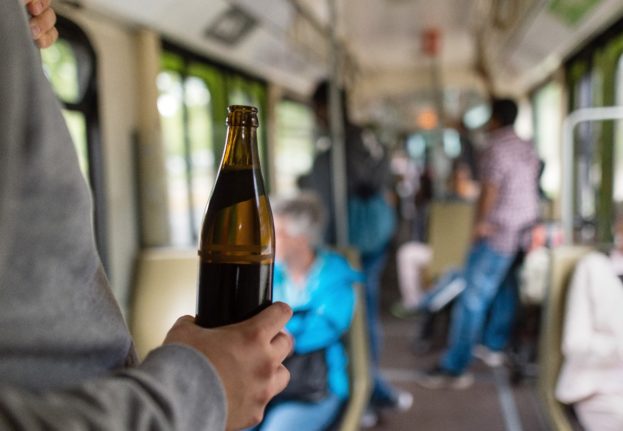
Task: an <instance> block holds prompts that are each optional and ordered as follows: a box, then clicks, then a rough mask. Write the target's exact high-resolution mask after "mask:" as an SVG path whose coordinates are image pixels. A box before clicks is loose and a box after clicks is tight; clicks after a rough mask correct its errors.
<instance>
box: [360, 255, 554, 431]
mask: <svg viewBox="0 0 623 431" xmlns="http://www.w3.org/2000/svg"><path fill="white" fill-rule="evenodd" d="M394 268H395V266H394V262H393V259H390V262H389V263H388V267H387V269H386V272H385V274H384V277H383V279H384V281H383V285H384V287H383V291H382V295H381V296H382V303H381V306H382V310H383V311H382V323H383V330H384V349H383V354H382V358H381V367H382V370H383V373H384V375H385V376H386V378H388V379H389V380H390V381H391V382H392V383H393V384H395V385H396V386H398V387H400V388H402V389H406V390H408V391H409V392H411V393H412V394H413V396H414V405H413V407H412V408H411V410H410V411H408V412H405V413H391V412H386V413H384V414H383V415H382V417H381V422H380V423H379V424H378V425H377V426H376V427H374V428H371V429H372V430H379V431H380V430H390V431H413V430H422V431H437V430H443V431H472V430H473V431H476V430H478V431H547V430H548V428H547V426H546V425H545V422H544V419H543V417H542V414H541V412H540V410H539V409H540V407H539V405H540V400H539V398H538V394H537V391H536V381H535V380H533V379H526V380H524V381H523V382H522V383H521V384H519V385H517V386H512V385H511V384H510V382H509V381H508V376H507V370H506V368H504V367H502V368H499V369H492V368H489V367H487V366H486V365H484V364H482V363H481V362H478V361H477V362H475V363H474V365H473V367H472V371H473V372H474V374H475V377H476V382H475V383H474V385H473V386H472V387H470V388H468V389H466V390H462V391H456V390H437V391H435V390H427V389H423V388H420V387H419V386H417V384H416V383H415V373H416V372H417V371H418V370H421V369H426V368H429V367H430V366H431V365H432V364H434V362H435V360H436V358H437V357H438V356H439V354H440V353H441V351H442V348H443V343H444V339H443V338H444V337H443V336H441V335H442V334H440V336H439V337H437V339H436V343H435V346H434V347H433V350H432V351H431V352H430V353H427V354H425V355H416V354H414V353H413V348H412V346H413V340H414V339H415V336H416V333H417V326H418V320H417V319H409V320H405V319H397V318H395V317H393V316H391V315H390V314H389V313H387V310H388V309H389V306H390V304H391V303H392V302H393V301H394V300H396V299H397V297H398V291H397V287H396V284H395V269H394ZM441 329H442V331H441V332H443V328H441Z"/></svg>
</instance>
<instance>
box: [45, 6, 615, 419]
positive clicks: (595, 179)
mask: <svg viewBox="0 0 623 431" xmlns="http://www.w3.org/2000/svg"><path fill="white" fill-rule="evenodd" d="M55 5H56V6H55V7H57V13H58V14H59V16H61V17H62V20H64V21H61V22H59V26H60V30H61V41H60V42H61V43H60V44H57V47H56V48H54V49H56V51H54V49H53V50H51V51H49V52H48V53H44V54H43V55H44V62H47V63H48V66H47V67H48V72H49V73H50V75H51V76H52V78H51V79H52V81H53V84H54V85H55V87H56V88H57V91H58V88H59V85H60V86H61V87H62V85H63V84H62V81H63V79H64V78H63V76H62V74H63V71H62V70H63V69H62V68H63V67H65V66H63V65H64V64H66V59H67V58H69V57H71V55H73V56H74V57H73V58H74V60H72V61H74V62H75V63H74V65H73V67H74V73H75V74H76V75H78V76H83V75H84V76H87V75H88V74H89V73H93V71H94V70H95V71H96V73H97V79H98V81H97V84H96V86H97V88H98V90H97V98H96V99H89V100H97V102H96V103H98V106H99V108H98V111H99V113H98V115H99V122H98V128H99V131H100V135H99V137H95V138H94V137H93V135H90V134H89V133H91V132H89V131H88V128H89V125H90V124H91V123H90V120H89V118H90V117H89V116H88V114H84V112H87V111H81V106H83V105H82V103H86V102H85V101H84V100H82V101H80V100H71V97H72V96H71V95H70V96H69V97H68V96H66V95H63V94H60V98H61V100H62V101H63V102H64V104H65V109H66V113H67V115H68V122H69V123H70V127H71V128H72V132H74V133H75V134H76V136H78V135H81V134H82V135H83V137H78V138H76V140H77V141H81V142H83V152H84V156H83V163H84V164H85V165H89V166H90V172H89V173H88V175H89V181H90V182H91V186H92V188H93V189H94V196H95V205H96V220H95V222H96V227H99V230H98V231H99V232H100V233H99V235H98V244H99V245H100V250H101V252H102V256H103V259H104V261H105V263H106V267H107V270H108V272H109V276H110V279H111V281H112V284H113V286H114V289H115V294H116V296H117V298H118V300H119V302H120V303H121V304H122V307H123V308H124V312H125V314H126V317H127V320H128V322H129V324H130V327H131V329H132V331H133V335H134V336H135V337H136V341H137V347H138V348H139V351H140V353H141V354H142V355H144V354H146V352H148V351H149V350H150V349H151V348H153V347H155V346H157V345H158V344H159V343H160V342H161V341H162V339H163V336H164V334H165V333H166V330H167V329H168V328H169V327H170V325H171V324H172V322H173V321H174V320H175V318H176V317H178V316H180V315H182V314H194V308H195V300H196V297H195V295H196V273H197V265H198V260H197V253H196V240H197V234H198V226H199V222H200V220H201V216H202V214H203V209H204V205H205V203H206V202H207V200H208V198H209V193H210V190H211V185H212V182H213V180H214V175H215V173H216V172H215V169H216V164H218V160H219V157H220V152H221V150H222V142H223V139H224V118H225V117H224V115H225V114H224V112H225V111H224V109H225V107H226V105H227V104H230V103H252V104H256V105H259V107H260V122H261V136H260V146H261V152H262V163H263V169H264V174H265V175H266V177H267V181H268V183H269V184H270V186H269V187H270V188H271V189H272V191H273V192H275V193H294V192H296V190H297V188H296V178H297V176H299V175H301V174H303V173H304V172H305V171H306V170H308V169H310V167H311V164H312V161H313V153H314V145H315V143H314V142H313V129H314V121H313V117H312V111H311V108H310V105H309V97H310V94H311V92H312V90H313V88H314V86H315V84H316V83H317V82H318V81H319V80H321V79H324V78H328V77H332V76H333V78H334V79H336V80H337V81H339V82H340V84H341V85H343V86H345V87H346V88H347V89H348V91H349V95H350V98H349V108H350V111H351V113H352V117H353V120H354V121H356V122H357V123H359V124H362V125H369V126H371V127H373V128H374V130H375V131H376V132H378V137H379V140H380V141H381V142H382V143H383V144H384V145H385V146H386V149H387V151H389V152H390V153H391V154H392V157H393V160H392V168H393V174H394V184H393V186H394V189H393V190H392V191H393V196H394V199H395V201H394V202H395V205H396V211H397V214H398V216H399V222H398V225H397V229H396V232H395V234H394V237H393V239H392V243H391V247H390V252H389V259H388V263H387V265H386V267H385V269H384V271H383V277H382V290H381V299H380V310H381V322H382V326H383V332H384V349H383V355H382V359H381V370H382V372H383V373H384V374H385V375H386V376H387V378H388V379H389V380H390V381H391V382H392V384H395V385H396V386H398V387H400V388H401V389H404V390H407V391H409V392H410V393H411V394H412V395H413V396H414V403H413V407H412V408H411V409H410V410H409V411H407V412H400V413H398V412H386V413H383V414H381V416H380V418H379V422H378V423H377V424H376V425H374V426H373V427H372V428H371V429H378V430H382V429H386V430H416V429H417V430H438V429H439V430H441V429H443V430H503V429H505V430H508V431H519V430H571V429H578V428H577V427H578V425H577V423H576V422H574V420H573V417H572V416H570V415H569V410H568V409H567V407H565V406H563V405H562V404H561V403H560V402H558V401H557V400H556V399H555V397H554V393H553V391H554V386H555V382H556V375H557V373H558V370H559V368H560V362H561V360H562V359H561V352H560V337H561V334H560V332H561V330H562V329H561V325H562V323H561V322H562V318H563V317H562V316H563V315H564V301H565V299H566V294H565V289H566V287H567V285H568V283H569V279H570V277H571V274H572V272H573V267H574V263H575V262H576V261H577V259H579V258H580V256H582V255H583V254H584V253H585V252H586V251H587V250H589V249H599V250H605V249H608V248H609V247H611V246H612V244H613V242H614V239H615V238H614V233H613V226H614V216H613V214H614V212H615V209H616V207H617V204H619V203H620V202H621V201H623V194H622V192H623V187H621V184H622V182H621V180H622V179H623V176H622V175H621V173H623V154H622V153H623V151H621V150H622V149H623V127H621V126H622V125H623V123H622V122H621V121H618V122H611V121H609V120H608V121H605V122H601V121H599V122H594V123H590V124H591V125H588V123H586V124H583V125H580V126H579V127H578V128H577V133H576V134H575V135H574V136H573V137H572V138H573V139H574V140H575V141H574V142H571V143H568V142H564V141H563V120H564V119H565V117H566V116H567V115H568V114H569V113H571V112H572V111H575V110H577V109H581V108H592V107H599V106H608V107H611V106H621V105H623V25H622V24H623V21H622V19H623V6H622V4H621V2H620V1H618V0H592V1H571V0H551V1H547V0H506V1H505V0H474V1H458V0H436V1H432V0H339V1H335V2H332V1H317V0H263V1H253V0H212V1H210V2H206V1H200V0H193V1H191V0H187V1H185V2H175V1H173V0H152V1H150V2H143V1H125V0H79V1H76V0H58V1H57V2H56V3H55ZM65 21H69V22H71V23H73V24H71V25H70V24H67V23H66V22H65ZM72 26H77V27H79V28H81V29H82V30H81V31H82V32H83V33H84V35H86V37H87V38H88V40H89V41H90V44H91V46H92V49H91V51H92V53H91V55H95V57H94V58H97V62H92V63H91V64H90V66H89V67H84V66H81V65H80V61H82V60H84V59H85V58H87V57H89V55H88V52H87V51H88V50H87V51H84V49H80V48H76V46H78V45H76V43H78V42H77V41H78V39H79V37H77V36H76V34H77V33H76V32H75V31H74V32H72V31H70V29H73V27H72ZM64 29H67V30H66V32H65V33H64ZM64 37H65V39H63V38H64ZM64 43H66V44H65V45H63V44H64ZM72 53H73V54H72ZM68 56H69V57H68ZM68 64H71V61H70V62H69V63H68ZM76 64H78V66H76ZM70 68H71V66H70ZM76 70H77V72H75V71H76ZM70 75H71V72H70ZM92 76H93V75H92ZM128 77H131V79H129V78H128ZM85 79H86V80H87V82H89V81H88V79H89V78H85ZM82 87H84V88H86V89H87V90H85V91H88V88H90V87H89V85H88V84H83V83H81V82H78V84H77V88H78V89H80V88H82ZM85 94H88V93H85ZM492 94H493V95H497V96H509V97H513V98H516V99H517V100H518V101H519V102H520V103H519V104H520V116H519V119H518V121H517V123H516V129H517V131H518V133H519V134H520V135H521V136H522V137H526V138H529V139H532V140H533V141H534V143H535V147H536V149H537V151H538V153H539V156H540V158H541V159H542V160H543V161H544V163H545V170H544V171H543V174H542V177H541V184H540V186H541V188H542V191H543V195H544V196H545V197H546V199H543V201H542V208H541V220H543V222H544V226H545V228H544V229H546V232H547V235H550V236H548V239H549V240H550V241H551V244H555V246H554V245H551V246H548V247H547V253H548V259H549V260H548V262H549V263H548V266H547V267H546V268H545V269H543V267H540V269H539V270H541V271H543V273H542V277H543V279H545V280H546V281H545V283H546V285H547V286H546V288H547V289H548V292H550V293H551V296H547V297H546V298H542V299H541V300H542V302H541V303H540V304H538V305H534V304H529V305H525V304H524V306H522V309H521V310H520V311H521V313H522V314H521V317H520V320H519V322H520V325H517V328H516V331H517V333H516V338H514V343H515V344H514V345H513V346H512V349H511V350H509V359H507V362H506V363H505V365H504V366H501V367H493V368H492V367H488V366H486V365H485V364H483V363H481V362H476V363H475V365H474V371H475V374H476V384H475V385H474V386H473V387H472V388H470V389H467V390H465V391H438V392H432V391H426V390H423V389H421V388H419V387H418V386H417V385H416V384H415V377H414V376H415V373H416V372H417V371H418V370H420V369H422V368H426V367H428V366H430V365H431V364H432V363H433V361H434V358H435V357H437V356H438V355H439V353H440V352H441V351H442V350H443V347H444V344H445V340H446V335H447V330H448V319H450V317H449V316H450V312H449V308H445V309H444V310H442V311H441V312H439V313H438V315H436V316H435V320H434V321H433V322H432V323H431V322H429V324H430V325H431V326H430V328H429V329H430V330H429V332H428V333H427V337H428V338H427V339H426V340H424V341H426V342H427V344H426V345H423V344H422V341H423V340H422V339H421V337H422V333H423V332H422V331H423V328H422V327H423V325H424V324H425V321H424V319H423V318H422V316H416V317H408V318H399V317H396V316H395V315H393V314H392V313H391V308H392V305H393V304H394V303H395V302H396V301H397V300H398V297H399V291H398V287H397V286H398V280H397V275H396V257H395V253H396V251H397V249H398V247H399V246H400V245H401V244H403V243H404V242H406V241H407V240H409V239H411V238H413V236H414V235H416V233H417V232H416V231H417V229H421V230H424V231H427V232H428V234H429V238H428V239H429V243H430V244H433V247H434V249H435V250H436V253H437V257H436V260H435V261H434V265H433V267H432V268H429V274H428V275H429V277H430V280H431V282H432V280H433V279H434V278H435V277H436V276H439V275H441V274H442V273H443V272H444V271H446V270H448V269H449V268H451V267H456V266H460V265H461V264H462V259H463V258H464V256H465V253H466V251H467V249H468V247H469V243H470V240H471V238H470V236H469V229H470V220H469V215H467V213H465V214H466V215H464V216H457V214H458V212H456V211H458V210H456V209H453V210H452V211H451V212H449V213H448V212H445V213H444V210H443V208H442V209H439V211H438V212H437V213H436V215H435V216H434V218H433V219H432V220H429V221H428V224H425V225H422V224H421V223H420V225H419V228H418V227H416V226H417V225H418V222H417V221H416V218H417V210H418V208H416V205H415V204H414V203H413V202H414V199H415V194H416V192H417V187H418V184H417V181H412V182H411V183H409V181H411V180H413V179H411V180H407V179H405V178H407V175H408V174H409V172H411V171H409V169H412V168H413V169H416V171H417V170H424V169H426V168H432V169H433V170H434V171H435V172H436V175H437V176H436V178H435V181H434V187H433V190H434V193H435V194H443V193H444V192H445V191H446V188H447V187H449V186H448V177H449V175H450V169H451V159H452V157H451V156H452V155H453V154H454V155H456V154H457V153H456V152H457V151H460V143H459V142H458V141H457V136H458V135H457V132H456V131H454V132H453V130H454V129H455V128H456V125H457V124H458V123H460V122H464V123H465V124H467V126H468V128H469V130H468V131H469V133H470V134H471V135H472V137H473V138H474V139H475V142H482V141H483V138H484V132H483V129H482V126H483V124H484V123H485V122H486V120H487V115H488V112H487V100H488V98H489V97H490V96H491V95H492ZM80 97H81V92H80V91H78V92H77V99H79V98H80ZM87 102H88V100H87ZM182 107H184V109H182ZM182 111H183V112H184V115H182ZM81 112H82V114H81ZM72 113H74V114H72ZM76 113H77V114H76ZM72 115H74V117H73V118H74V119H72ZM76 115H77V116H80V115H82V117H80V118H82V119H78V120H76V117H75V116H76ZM200 116H205V117H206V118H209V121H203V120H197V118H199V117H200ZM618 118H621V117H618ZM444 130H446V132H444ZM94 140H95V141H96V142H99V145H100V147H99V150H97V151H99V156H94V154H93V151H96V150H93V141H94ZM202 141H205V142H207V141H210V144H209V146H208V148H204V149H201V148H199V146H200V145H202V144H201V142H202ZM565 144H567V145H574V146H575V155H574V156H573V157H575V159H573V161H572V162H569V163H567V162H566V161H565V159H564V158H563V157H564V154H565V151H566V150H565V148H563V146H564V145H565ZM167 145H168V146H167ZM184 145H186V147H184ZM457 145H458V146H459V150H457ZM195 147H196V148H195ZM182 148H184V150H182ZM565 163H567V165H565ZM97 164H100V165H102V166H104V167H102V168H97V166H96V165H97ZM98 172H99V173H98ZM189 172H194V174H193V175H194V176H193V175H191V176H189V175H190V174H189ZM419 172H421V171H419ZM567 172H568V173H569V175H567V174H566V173H567ZM563 174H564V175H567V176H565V177H563ZM98 175H100V176H99V177H98ZM411 175H413V173H412V172H411ZM167 178H168V179H167ZM171 178H173V179H171ZM565 181H567V182H568V183H569V184H567V185H568V186H569V187H571V192H570V193H571V194H570V195H569V196H571V197H565V195H564V191H563V189H564V187H565ZM189 184H190V186H189ZM98 187H99V189H98ZM565 199H567V201H565ZM569 199H571V201H569ZM103 202H106V205H104V204H103ZM569 202H572V203H571V204H569ZM98 205H99V209H98ZM471 209H472V210H473V208H471ZM461 214H463V213H461ZM456 217H460V218H459V219H457V218H456ZM450 225H452V227H453V228H457V229H462V231H461V232H459V233H456V232H455V231H454V230H452V229H450V228H449V226H450ZM463 225H465V226H463ZM461 226H463V227H461ZM567 228H568V230H565V229H567ZM563 231H564V234H565V235H564V237H562V235H563V234H562V233H561V232H563ZM557 234H560V235H561V238H562V239H557V237H555V235H557ZM431 235H432V236H431ZM552 292H553V293H552ZM363 407H365V406H363ZM363 407H362V406H359V407H358V408H359V410H357V414H359V415H360V414H362V413H363ZM357 428H358V425H357V424H356V421H355V425H353V428H350V429H357ZM342 429H349V428H342Z"/></svg>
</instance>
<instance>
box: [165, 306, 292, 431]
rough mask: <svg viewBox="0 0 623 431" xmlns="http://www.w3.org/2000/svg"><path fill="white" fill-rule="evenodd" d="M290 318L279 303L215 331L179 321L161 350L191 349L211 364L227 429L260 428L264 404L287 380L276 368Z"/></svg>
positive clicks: (287, 345) (287, 341)
mask: <svg viewBox="0 0 623 431" xmlns="http://www.w3.org/2000/svg"><path fill="white" fill-rule="evenodd" d="M291 316H292V310H291V309H290V307H289V306H287V305H286V304H284V303H282V302H278V303H275V304H273V305H270V306H269V307H268V308H266V309H265V310H264V311H262V312H260V313H259V314H257V315H256V316H254V317H252V318H251V319H248V320H245V321H244V322H240V323H236V324H234V325H228V326H221V327H219V328H214V329H205V328H202V327H200V326H198V325H196V324H195V322H194V318H193V317H191V316H184V317H181V318H180V319H178V321H177V322H176V323H175V325H173V328H171V330H170V331H169V333H168V334H167V336H166V339H165V341H164V344H184V345H187V346H190V347H193V348H195V349H196V350H198V351H200V352H201V353H203V354H204V355H205V356H206V357H207V358H208V359H209V360H210V362H211V363H212V365H213V366H214V367H215V368H216V370H217V371H218V373H219V376H220V377H221V381H222V382H223V385H224V386H225V392H226V393H227V408H228V411H227V429H241V428H245V427H249V426H252V425H254V424H257V423H259V422H260V421H261V420H262V417H263V415H264V409H265V407H266V404H268V402H269V401H270V400H271V399H272V398H273V397H274V396H275V395H276V394H278V393H279V392H281V391H282V390H283V389H284V388H285V387H286V385H287V384H288V381H289V380H290V374H289V372H288V370H287V369H286V368H285V367H284V366H283V365H282V364H281V363H282V362H283V360H284V359H285V358H286V356H287V355H288V354H289V353H290V351H291V349H292V339H291V337H290V336H289V335H287V334H286V333H285V332H284V331H283V329H284V326H285V324H286V322H287V321H288V320H289V319H290V317H291Z"/></svg>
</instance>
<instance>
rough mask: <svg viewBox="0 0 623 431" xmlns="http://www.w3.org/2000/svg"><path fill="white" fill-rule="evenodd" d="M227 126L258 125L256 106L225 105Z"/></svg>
mask: <svg viewBox="0 0 623 431" xmlns="http://www.w3.org/2000/svg"><path fill="white" fill-rule="evenodd" d="M226 124H227V125H228V126H247V127H258V126H259V124H260V123H259V121H258V119H257V108H256V107H255V106H247V105H230V106H228V107H227V121H226Z"/></svg>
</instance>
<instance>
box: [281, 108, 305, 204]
mask: <svg viewBox="0 0 623 431" xmlns="http://www.w3.org/2000/svg"><path fill="white" fill-rule="evenodd" d="M313 130H314V118H313V113H312V111H311V109H310V108H309V107H308V106H307V105H304V104H302V103H297V102H293V101H288V100H283V101H281V102H279V104H278V105H277V140H276V149H275V153H276V154H275V156H276V160H275V177H276V180H277V183H276V184H275V188H276V190H277V191H278V192H279V193H288V192H292V191H295V190H296V189H297V186H296V180H297V178H298V177H299V176H300V175H302V174H304V173H306V172H309V171H310V169H311V165H312V158H313V152H314V144H313Z"/></svg>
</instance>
